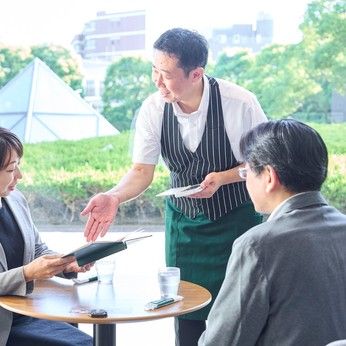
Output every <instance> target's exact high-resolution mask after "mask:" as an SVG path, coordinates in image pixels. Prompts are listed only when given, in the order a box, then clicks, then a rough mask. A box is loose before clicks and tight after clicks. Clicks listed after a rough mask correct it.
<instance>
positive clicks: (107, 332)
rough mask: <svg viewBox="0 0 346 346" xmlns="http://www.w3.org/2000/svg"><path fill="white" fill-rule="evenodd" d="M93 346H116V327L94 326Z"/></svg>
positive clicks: (111, 325) (107, 325) (112, 325)
mask: <svg viewBox="0 0 346 346" xmlns="http://www.w3.org/2000/svg"><path fill="white" fill-rule="evenodd" d="M94 346H116V325H115V324H94Z"/></svg>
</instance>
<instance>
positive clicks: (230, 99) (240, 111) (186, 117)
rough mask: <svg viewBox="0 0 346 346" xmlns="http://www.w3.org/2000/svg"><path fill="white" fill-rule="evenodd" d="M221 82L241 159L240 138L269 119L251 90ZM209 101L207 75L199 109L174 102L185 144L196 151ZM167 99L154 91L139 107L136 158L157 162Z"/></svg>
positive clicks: (226, 116) (228, 128)
mask: <svg viewBox="0 0 346 346" xmlns="http://www.w3.org/2000/svg"><path fill="white" fill-rule="evenodd" d="M216 80H217V82H218V84H219V89H220V94H221V100H222V109H223V116H224V124H225V129H226V133H227V136H228V138H229V141H230V143H231V147H232V151H233V153H234V156H235V157H236V159H237V160H238V161H241V157H240V153H239V142H240V138H241V136H242V134H243V133H245V132H246V131H248V130H250V129H251V128H253V127H254V126H256V125H257V124H259V123H262V122H264V121H266V120H267V118H266V116H265V114H264V112H263V110H262V108H261V106H260V104H259V103H258V101H257V99H256V97H255V95H254V94H253V93H251V92H250V91H248V90H246V89H244V88H242V87H240V86H238V85H236V84H234V83H231V82H228V81H225V80H222V79H216ZM208 105H209V82H208V80H207V77H206V76H204V90H203V95H202V99H201V103H200V105H199V108H198V110H197V111H196V112H193V113H191V114H186V113H183V111H182V110H181V109H180V107H179V105H178V104H177V103H176V102H174V103H173V110H174V114H175V116H176V117H177V120H178V122H179V127H180V133H181V136H182V138H183V141H184V144H185V146H186V147H187V148H188V149H189V150H190V151H192V152H194V151H196V149H197V147H198V145H199V143H200V141H201V138H202V136H203V132H204V128H205V122H206V118H207V114H208ZM164 106H165V102H164V100H163V99H162V97H161V96H160V93H159V92H156V93H154V94H152V95H150V96H149V97H148V98H147V99H146V100H145V101H144V102H143V105H142V107H141V109H140V111H139V114H138V118H137V121H136V133H135V138H134V146H133V158H132V160H133V162H134V163H144V164H155V165H156V164H157V163H158V160H159V157H160V153H161V127H162V118H163V111H164Z"/></svg>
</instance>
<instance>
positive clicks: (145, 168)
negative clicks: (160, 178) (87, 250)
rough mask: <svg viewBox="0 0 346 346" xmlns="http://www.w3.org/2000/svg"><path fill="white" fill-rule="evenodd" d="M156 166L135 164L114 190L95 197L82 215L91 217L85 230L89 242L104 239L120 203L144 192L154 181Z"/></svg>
mask: <svg viewBox="0 0 346 346" xmlns="http://www.w3.org/2000/svg"><path fill="white" fill-rule="evenodd" d="M154 170H155V165H146V164H138V163H136V164H134V165H133V167H132V168H131V169H130V170H129V171H128V172H127V173H126V174H125V176H124V177H123V178H122V179H121V180H120V182H119V184H118V185H117V186H115V187H114V188H113V189H111V190H109V191H107V192H105V193H99V194H97V195H95V196H94V197H93V198H91V200H90V201H89V203H88V204H87V206H86V207H85V209H84V210H83V211H82V212H81V215H89V218H88V221H87V224H86V226H85V229H84V236H85V237H86V238H87V241H94V240H96V239H97V237H98V236H99V235H100V236H101V237H103V236H104V235H105V234H106V233H107V231H108V229H109V226H110V225H111V223H112V222H113V221H114V219H115V216H116V214H117V211H118V208H119V205H120V203H123V202H126V201H129V200H131V199H133V198H136V197H137V196H139V195H140V194H141V193H142V192H144V191H145V190H146V189H147V187H148V186H149V185H150V183H151V182H152V180H153V176H154Z"/></svg>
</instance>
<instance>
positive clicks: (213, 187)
mask: <svg viewBox="0 0 346 346" xmlns="http://www.w3.org/2000/svg"><path fill="white" fill-rule="evenodd" d="M239 167H243V165H239V166H236V167H233V168H231V169H229V170H227V171H223V172H211V173H209V174H208V175H207V176H206V177H205V178H204V180H203V181H202V182H201V187H202V188H203V190H202V191H201V192H197V193H195V194H193V195H190V196H189V197H191V198H210V197H211V196H213V194H214V193H215V192H216V191H217V190H218V189H219V188H220V186H222V185H226V184H232V183H237V182H239V181H242V179H241V178H240V177H239V174H238V169H239Z"/></svg>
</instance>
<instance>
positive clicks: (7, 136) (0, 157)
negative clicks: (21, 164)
mask: <svg viewBox="0 0 346 346" xmlns="http://www.w3.org/2000/svg"><path fill="white" fill-rule="evenodd" d="M12 150H15V152H16V153H17V155H18V156H19V157H22V156H23V145H22V143H21V141H20V140H19V138H18V137H17V136H16V135H15V134H14V133H12V132H11V131H9V130H7V129H5V128H4V127H0V169H4V168H5V167H7V165H8V164H9V162H10V159H11V155H10V154H11V151H12Z"/></svg>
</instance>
